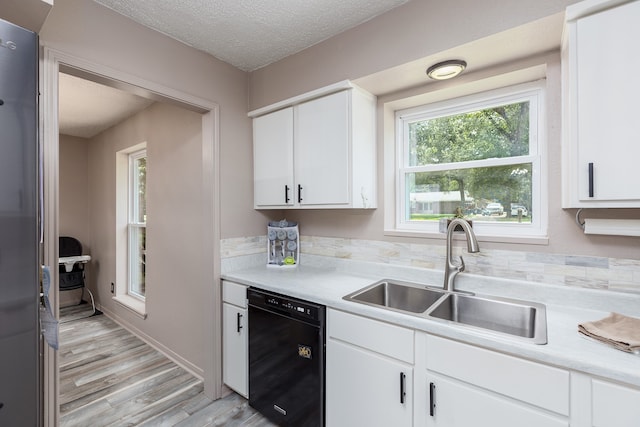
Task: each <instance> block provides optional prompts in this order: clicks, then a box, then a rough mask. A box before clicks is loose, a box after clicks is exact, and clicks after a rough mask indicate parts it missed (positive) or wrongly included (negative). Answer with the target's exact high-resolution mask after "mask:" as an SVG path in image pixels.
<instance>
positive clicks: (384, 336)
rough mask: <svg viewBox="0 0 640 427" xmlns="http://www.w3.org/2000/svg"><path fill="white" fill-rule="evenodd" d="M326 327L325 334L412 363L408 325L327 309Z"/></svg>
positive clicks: (411, 337) (412, 332) (411, 334)
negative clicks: (401, 325)
mask: <svg viewBox="0 0 640 427" xmlns="http://www.w3.org/2000/svg"><path fill="white" fill-rule="evenodd" d="M327 328H328V329H327V330H328V336H329V338H335V339H338V340H342V341H345V342H348V343H349V344H352V345H356V346H359V347H363V348H366V349H369V350H372V351H375V352H377V353H381V354H384V355H386V356H389V357H393V358H395V359H398V360H402V361H404V362H407V363H411V364H413V346H414V344H413V336H414V331H413V330H412V329H406V328H402V327H400V326H395V325H391V324H389V323H384V322H380V321H377V320H372V319H368V318H366V317H361V316H356V315H353V314H349V313H345V312H342V311H336V310H329V315H328V320H327Z"/></svg>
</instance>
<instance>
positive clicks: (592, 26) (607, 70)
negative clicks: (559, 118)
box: [575, 2, 640, 206]
mask: <svg viewBox="0 0 640 427" xmlns="http://www.w3.org/2000/svg"><path fill="white" fill-rule="evenodd" d="M638 22H640V2H630V3H627V4H625V5H622V6H618V7H616V8H613V9H610V10H606V11H604V12H601V13H597V14H594V15H591V16H587V17H585V18H581V19H579V20H578V21H577V24H576V25H577V27H576V43H577V46H576V48H577V51H576V57H577V64H576V78H577V87H576V89H577V92H576V95H577V134H576V136H575V137H576V138H577V140H578V165H577V175H578V192H579V195H578V197H579V200H580V201H583V202H589V201H612V202H616V201H629V200H636V201H640V185H637V176H636V170H637V168H638V164H637V163H638V159H639V158H640V136H638V131H637V129H636V126H637V122H638V118H637V116H638V114H637V110H636V108H637V98H638V94H640V79H638V78H637V77H635V75H634V74H633V70H637V69H639V68H640V55H637V54H634V53H633V52H636V51H637V41H638V40H640V25H638ZM616 64H621V66H622V67H624V70H621V72H612V70H616V69H617V67H618V65H616ZM629 71H631V72H629ZM589 164H592V165H593V166H592V167H593V190H592V197H590V195H589V187H590V186H589V181H590V179H589ZM603 206H606V205H604V204H603Z"/></svg>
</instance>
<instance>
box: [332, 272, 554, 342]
mask: <svg viewBox="0 0 640 427" xmlns="http://www.w3.org/2000/svg"><path fill="white" fill-rule="evenodd" d="M344 299H345V300H347V301H353V302H358V303H362V304H367V305H371V306H375V307H381V308H385V309H389V310H394V311H399V312H402V313H407V314H411V315H417V316H420V317H424V318H427V319H433V320H436V321H444V322H451V323H454V324H459V325H464V326H466V327H469V328H473V329H475V330H476V331H484V332H489V333H490V334H499V335H502V336H504V337H510V338H513V339H515V340H519V341H522V340H523V341H526V342H531V343H533V344H546V343H547V320H546V309H545V306H544V305H543V304H538V303H534V302H529V301H521V300H513V299H506V298H498V297H486V296H477V295H473V294H468V293H461V292H448V291H445V290H443V289H441V288H435V287H429V286H424V285H418V284H414V283H407V282H400V281H393V280H381V281H379V282H377V283H375V284H373V285H370V286H367V287H365V288H363V289H360V290H358V291H356V292H353V293H351V294H349V295H346V296H345V297H344Z"/></svg>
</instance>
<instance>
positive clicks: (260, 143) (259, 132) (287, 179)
mask: <svg viewBox="0 0 640 427" xmlns="http://www.w3.org/2000/svg"><path fill="white" fill-rule="evenodd" d="M253 181H254V189H253V194H254V204H255V207H256V208H257V207H269V206H290V205H293V203H294V188H293V108H292V107H289V108H285V109H283V110H279V111H275V112H273V113H269V114H265V115H264V116H260V117H256V118H255V119H253Z"/></svg>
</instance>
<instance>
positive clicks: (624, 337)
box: [578, 313, 640, 354]
mask: <svg viewBox="0 0 640 427" xmlns="http://www.w3.org/2000/svg"><path fill="white" fill-rule="evenodd" d="M578 332H580V333H581V334H584V335H586V336H588V337H591V338H594V339H596V340H598V341H600V342H603V343H605V344H609V345H611V346H613V347H614V348H617V349H618V350H622V351H626V352H628V353H636V354H637V353H640V319H636V318H635V317H629V316H624V315H622V314H618V313H611V314H610V315H609V316H607V317H605V318H604V319H600V320H597V321H595V322H585V323H581V324H579V325H578Z"/></svg>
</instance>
